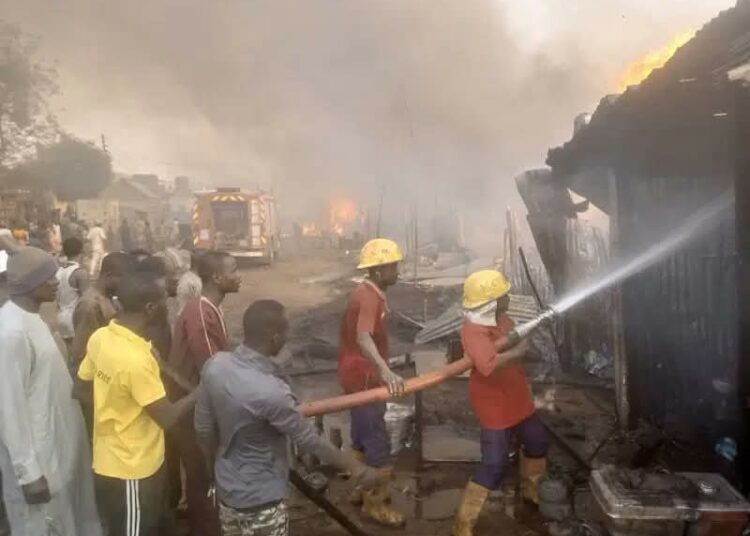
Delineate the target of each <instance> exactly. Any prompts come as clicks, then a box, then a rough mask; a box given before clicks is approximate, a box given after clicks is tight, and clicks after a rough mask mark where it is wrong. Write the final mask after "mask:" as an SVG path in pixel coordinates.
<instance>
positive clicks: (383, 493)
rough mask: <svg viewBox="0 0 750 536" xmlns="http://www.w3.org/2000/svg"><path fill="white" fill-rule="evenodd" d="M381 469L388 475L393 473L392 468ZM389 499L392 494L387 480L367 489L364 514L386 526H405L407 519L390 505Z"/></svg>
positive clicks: (363, 505)
mask: <svg viewBox="0 0 750 536" xmlns="http://www.w3.org/2000/svg"><path fill="white" fill-rule="evenodd" d="M381 471H382V472H383V473H384V474H386V475H390V474H391V470H390V469H381ZM389 501H390V494H389V492H388V483H387V482H386V483H384V484H381V485H380V486H378V487H376V488H373V489H370V490H365V491H364V492H363V493H362V514H363V515H364V516H365V517H366V518H368V519H370V520H372V521H374V522H376V523H378V524H380V525H383V526H385V527H391V528H400V527H403V526H404V525H405V523H406V519H404V516H403V515H402V514H401V513H400V512H398V511H396V510H394V509H392V508H390V507H389V506H388V503H389Z"/></svg>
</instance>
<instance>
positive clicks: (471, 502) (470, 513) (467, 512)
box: [451, 480, 490, 536]
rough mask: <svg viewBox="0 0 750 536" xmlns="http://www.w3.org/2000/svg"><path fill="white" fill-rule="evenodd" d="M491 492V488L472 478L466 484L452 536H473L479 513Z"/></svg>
mask: <svg viewBox="0 0 750 536" xmlns="http://www.w3.org/2000/svg"><path fill="white" fill-rule="evenodd" d="M489 494H490V490H488V489H487V488H485V487H484V486H480V485H479V484H477V483H476V482H472V481H471V480H470V481H469V483H468V484H466V489H465V490H464V494H463V497H461V504H460V505H459V506H458V511H457V512H456V520H455V521H454V522H453V531H452V532H451V536H473V534H474V527H475V526H476V524H477V519H479V513H480V512H481V511H482V507H483V506H484V503H485V501H486V500H487V497H488V496H489Z"/></svg>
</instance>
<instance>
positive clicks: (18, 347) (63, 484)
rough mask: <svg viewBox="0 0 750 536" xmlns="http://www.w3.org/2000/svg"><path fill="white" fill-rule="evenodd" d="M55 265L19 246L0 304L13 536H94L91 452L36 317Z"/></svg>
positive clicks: (6, 494)
mask: <svg viewBox="0 0 750 536" xmlns="http://www.w3.org/2000/svg"><path fill="white" fill-rule="evenodd" d="M56 271H57V263H56V262H55V260H54V258H53V257H52V256H51V255H49V254H48V253H45V252H43V251H42V250H39V249H36V248H31V247H24V248H20V249H19V250H17V251H15V252H13V253H12V254H11V255H10V258H9V260H8V269H7V287H8V294H9V296H10V299H9V300H8V301H7V302H6V303H5V304H4V305H3V306H2V307H0V472H1V473H2V478H3V486H2V487H3V500H4V503H5V507H6V513H7V516H8V521H9V525H10V529H11V533H12V534H13V536H48V535H54V536H100V535H101V534H102V530H101V525H100V523H99V518H98V515H97V512H96V502H95V498H94V489H93V474H92V470H91V453H90V448H89V442H88V441H87V439H86V429H85V426H84V422H83V416H82V414H81V409H80V406H79V405H78V402H77V401H75V400H73V398H72V386H73V383H72V380H71V378H70V374H69V373H68V368H67V366H66V364H65V360H64V358H63V356H62V353H61V351H60V348H59V347H58V345H57V344H56V342H55V340H54V338H53V337H52V333H51V332H50V330H49V327H48V326H47V325H46V324H45V323H44V321H43V320H42V318H41V316H40V315H39V308H40V306H41V304H42V303H44V302H48V301H54V299H55V293H56V290H57V280H56V278H55V273H56Z"/></svg>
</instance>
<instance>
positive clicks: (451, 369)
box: [299, 309, 555, 417]
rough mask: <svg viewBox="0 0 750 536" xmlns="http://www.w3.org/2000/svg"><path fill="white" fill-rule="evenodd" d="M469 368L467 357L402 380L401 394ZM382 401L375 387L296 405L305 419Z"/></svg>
mask: <svg viewBox="0 0 750 536" xmlns="http://www.w3.org/2000/svg"><path fill="white" fill-rule="evenodd" d="M554 315H555V312H554V310H552V309H548V310H546V311H544V312H543V313H542V314H540V315H539V316H537V317H536V318H534V319H533V320H530V321H528V322H526V323H525V324H522V325H520V326H518V327H517V328H516V329H514V330H513V331H511V332H510V333H508V335H507V336H505V337H504V338H503V339H500V340H499V341H497V343H496V346H497V348H499V349H500V350H501V351H502V350H509V349H510V348H513V347H514V346H515V345H516V344H518V343H519V342H520V341H521V339H523V338H525V337H527V336H528V335H529V334H530V333H531V332H532V331H534V330H535V329H536V328H538V327H539V326H540V325H542V324H543V323H546V322H547V321H549V320H551V319H552V318H553V317H554ZM471 367H472V364H471V360H470V359H469V358H468V357H464V358H462V359H459V360H458V361H454V362H453V363H449V364H448V365H446V366H444V367H442V368H441V369H439V370H435V371H433V372H428V373H427V374H422V375H421V376H417V377H416V378H411V379H409V380H406V382H405V390H404V394H410V393H415V392H417V391H423V390H425V389H430V388H431V387H435V386H436V385H440V384H441V383H443V382H444V381H446V380H448V379H450V378H453V377H454V376H458V375H459V374H463V373H464V372H466V371H467V370H469V369H470V368H471ZM386 400H391V396H390V395H389V394H388V389H387V388H386V387H377V388H375V389H370V390H369V391H360V392H359V393H352V394H349V395H342V396H335V397H333V398H326V399H323V400H316V401H315V402H305V403H304V404H301V405H300V406H299V411H300V413H302V415H304V416H305V417H315V416H317V415H325V414H326V413H336V412H337V411H344V410H347V409H351V408H355V407H357V406H362V405H365V404H371V403H373V402H385V401H386Z"/></svg>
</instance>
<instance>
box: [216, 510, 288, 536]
mask: <svg viewBox="0 0 750 536" xmlns="http://www.w3.org/2000/svg"><path fill="white" fill-rule="evenodd" d="M219 507H220V511H219V517H220V518H221V534H222V536H287V535H288V534H289V514H288V513H287V510H286V503H284V502H280V503H279V504H277V505H275V506H271V507H269V508H266V509H265V510H259V511H257V512H253V513H251V514H246V513H242V512H238V511H237V510H234V509H233V508H229V507H228V506H224V505H223V504H220V505H219Z"/></svg>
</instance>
